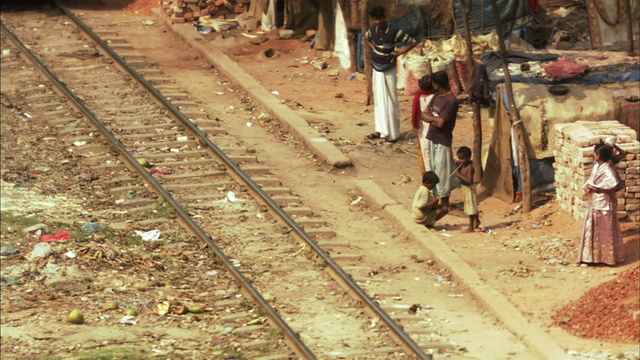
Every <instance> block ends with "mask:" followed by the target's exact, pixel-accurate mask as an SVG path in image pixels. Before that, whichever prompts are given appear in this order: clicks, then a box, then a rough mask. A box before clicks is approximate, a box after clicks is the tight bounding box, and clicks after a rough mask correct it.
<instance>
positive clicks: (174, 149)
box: [169, 148, 180, 154]
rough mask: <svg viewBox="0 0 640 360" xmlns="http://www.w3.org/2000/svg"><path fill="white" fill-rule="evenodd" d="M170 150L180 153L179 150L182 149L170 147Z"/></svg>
mask: <svg viewBox="0 0 640 360" xmlns="http://www.w3.org/2000/svg"><path fill="white" fill-rule="evenodd" d="M169 151H171V152H172V153H174V154H177V153H179V152H180V149H176V148H171V149H169Z"/></svg>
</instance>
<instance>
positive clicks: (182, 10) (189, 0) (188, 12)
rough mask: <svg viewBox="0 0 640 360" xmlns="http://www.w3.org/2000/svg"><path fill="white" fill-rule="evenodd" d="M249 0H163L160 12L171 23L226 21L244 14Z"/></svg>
mask: <svg viewBox="0 0 640 360" xmlns="http://www.w3.org/2000/svg"><path fill="white" fill-rule="evenodd" d="M249 3H250V0H163V1H162V10H163V12H164V13H165V14H166V15H167V16H169V17H171V19H172V21H173V22H185V21H198V20H199V19H200V18H201V17H210V18H218V19H226V18H229V17H235V16H236V15H237V14H241V13H243V12H245V11H246V10H247V8H248V6H249Z"/></svg>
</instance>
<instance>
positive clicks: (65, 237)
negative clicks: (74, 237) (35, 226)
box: [40, 230, 71, 243]
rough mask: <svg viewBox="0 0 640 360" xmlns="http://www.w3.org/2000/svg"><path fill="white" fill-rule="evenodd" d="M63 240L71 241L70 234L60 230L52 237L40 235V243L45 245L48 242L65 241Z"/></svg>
mask: <svg viewBox="0 0 640 360" xmlns="http://www.w3.org/2000/svg"><path fill="white" fill-rule="evenodd" d="M65 240H71V234H69V232H67V231H64V230H60V231H58V232H57V233H56V234H54V235H42V237H41V238H40V241H42V242H45V243H47V242H50V241H65Z"/></svg>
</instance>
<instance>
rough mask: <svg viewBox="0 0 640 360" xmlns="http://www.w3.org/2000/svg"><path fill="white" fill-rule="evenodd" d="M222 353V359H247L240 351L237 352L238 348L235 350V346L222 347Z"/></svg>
mask: <svg viewBox="0 0 640 360" xmlns="http://www.w3.org/2000/svg"><path fill="white" fill-rule="evenodd" d="M222 354H223V355H224V357H223V359H233V360H245V359H247V358H246V357H245V356H243V355H242V354H241V353H240V352H238V350H236V348H234V347H233V346H229V347H225V348H223V349H222Z"/></svg>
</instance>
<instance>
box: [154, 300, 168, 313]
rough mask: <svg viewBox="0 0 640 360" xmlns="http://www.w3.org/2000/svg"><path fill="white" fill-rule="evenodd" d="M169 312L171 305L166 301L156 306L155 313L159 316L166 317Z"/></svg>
mask: <svg viewBox="0 0 640 360" xmlns="http://www.w3.org/2000/svg"><path fill="white" fill-rule="evenodd" d="M169 310H171V304H169V302H168V301H163V302H161V303H160V304H158V305H156V312H157V313H158V315H160V316H163V315H167V314H168V313H169Z"/></svg>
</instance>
